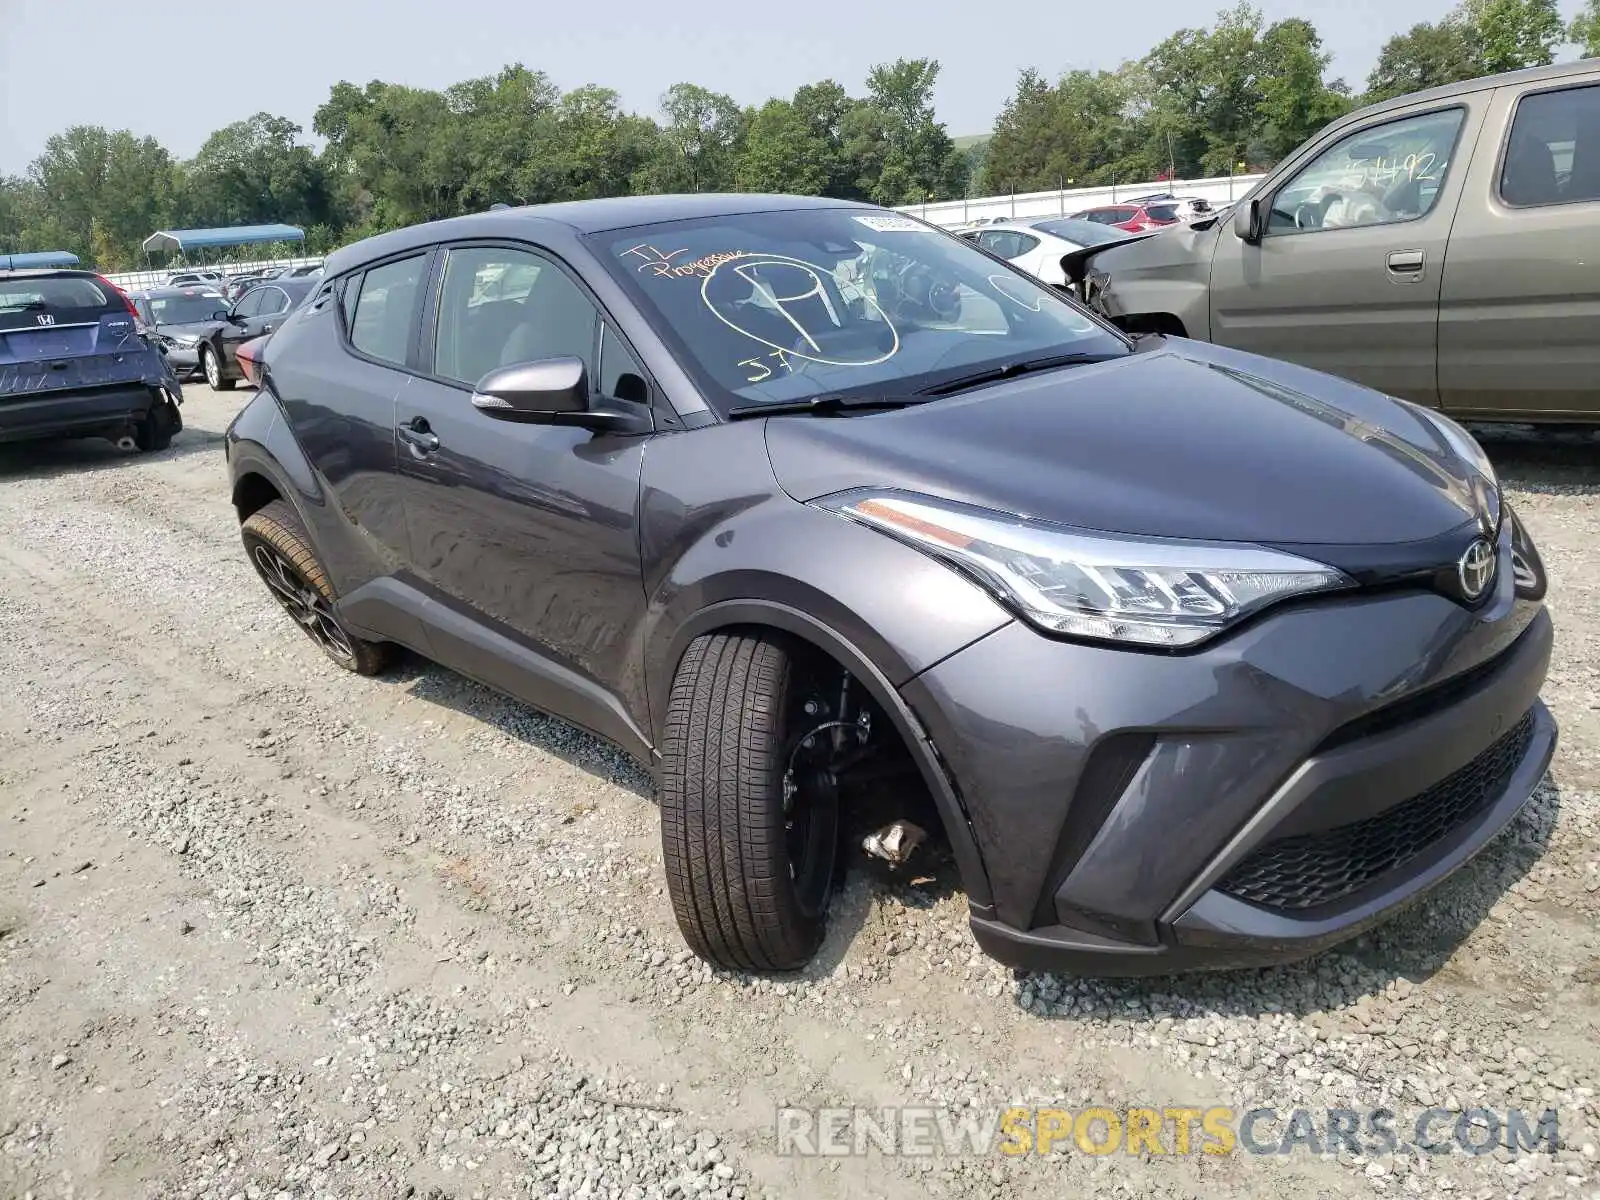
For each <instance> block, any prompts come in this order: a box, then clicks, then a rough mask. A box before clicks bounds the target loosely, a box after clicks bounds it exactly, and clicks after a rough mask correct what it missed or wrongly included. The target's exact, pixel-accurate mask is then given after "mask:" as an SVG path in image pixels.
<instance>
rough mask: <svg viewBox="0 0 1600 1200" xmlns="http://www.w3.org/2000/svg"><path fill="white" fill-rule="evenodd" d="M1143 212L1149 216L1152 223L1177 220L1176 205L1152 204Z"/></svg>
mask: <svg viewBox="0 0 1600 1200" xmlns="http://www.w3.org/2000/svg"><path fill="white" fill-rule="evenodd" d="M1145 212H1147V213H1149V214H1150V219H1151V220H1154V221H1176V220H1177V219H1178V206H1177V205H1176V204H1152V205H1151V206H1150V207H1149V208H1147V209H1145Z"/></svg>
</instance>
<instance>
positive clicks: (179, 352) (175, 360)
mask: <svg viewBox="0 0 1600 1200" xmlns="http://www.w3.org/2000/svg"><path fill="white" fill-rule="evenodd" d="M165 355H166V359H167V363H168V364H169V365H170V366H171V367H172V369H173V371H174V372H175V373H176V374H178V375H180V376H183V377H188V376H190V375H194V374H196V373H198V372H199V370H200V346H199V344H198V343H196V344H195V345H193V346H179V345H177V344H175V343H174V344H169V345H168V346H167V348H166V351H165Z"/></svg>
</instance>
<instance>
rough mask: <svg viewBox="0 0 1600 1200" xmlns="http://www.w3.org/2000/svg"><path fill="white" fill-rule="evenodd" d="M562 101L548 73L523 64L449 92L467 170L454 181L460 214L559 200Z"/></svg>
mask: <svg viewBox="0 0 1600 1200" xmlns="http://www.w3.org/2000/svg"><path fill="white" fill-rule="evenodd" d="M560 98H561V90H560V89H559V88H558V87H556V85H555V84H553V83H551V82H550V80H549V78H548V77H547V76H546V75H545V74H544V72H543V71H530V70H528V69H527V68H526V67H524V66H523V65H522V64H521V63H515V64H513V65H511V66H509V67H506V68H505V69H503V70H502V71H501V72H500V73H499V74H498V75H493V76H484V77H482V78H479V79H468V80H465V81H463V82H461V83H458V84H455V85H454V86H452V87H449V88H446V89H445V92H444V100H445V107H446V108H447V109H448V110H449V113H450V116H451V124H452V126H453V127H454V129H455V131H456V138H457V142H458V146H457V151H458V155H459V162H460V166H461V169H462V171H463V174H462V175H461V177H460V178H459V179H457V180H455V181H454V182H455V189H454V190H455V205H456V207H457V209H458V210H459V211H462V212H476V211H481V210H482V209H485V208H488V207H489V205H491V204H494V203H496V202H504V203H524V204H527V203H537V202H540V201H545V200H553V199H556V198H558V196H559V194H560V191H561V186H562V183H563V176H562V173H561V171H560V167H559V164H558V163H557V162H556V161H555V156H554V154H553V152H554V150H555V143H556V127H557V115H556V106H557V103H558V102H559V100H560Z"/></svg>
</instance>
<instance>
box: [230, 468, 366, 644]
mask: <svg viewBox="0 0 1600 1200" xmlns="http://www.w3.org/2000/svg"><path fill="white" fill-rule="evenodd" d="M239 532H240V535H241V536H242V537H243V539H244V548H245V551H246V552H247V553H248V554H249V555H250V564H251V565H252V566H253V567H255V569H256V574H258V575H260V576H261V581H262V582H263V583H265V584H266V585H267V590H268V591H269V592H271V593H272V598H273V599H274V600H276V601H277V602H278V603H279V605H281V606H282V608H283V610H284V611H285V612H287V613H288V614H289V615H290V616H291V617H293V618H294V620H295V623H296V624H297V625H299V626H300V628H301V629H303V630H305V633H306V636H307V637H309V638H310V639H311V640H312V641H313V642H315V643H316V644H317V645H318V646H319V647H321V649H322V652H323V653H324V654H326V655H327V656H328V657H329V658H331V659H332V660H333V661H334V662H336V663H338V664H339V666H341V667H343V668H344V669H345V670H347V671H354V672H355V673H356V674H358V675H377V674H379V673H380V672H382V671H383V670H384V668H386V667H387V666H388V665H389V664H390V663H391V662H392V661H393V659H394V650H395V648H394V647H393V646H392V645H390V644H389V643H387V642H369V641H367V640H365V639H364V638H359V637H356V636H355V634H353V633H351V632H350V631H349V630H347V629H346V628H345V627H344V626H343V624H342V623H341V622H340V621H339V618H338V615H337V614H336V613H335V612H334V610H333V605H334V602H335V601H336V600H337V599H338V597H337V596H336V595H335V594H334V591H333V585H332V584H330V583H329V582H328V575H327V572H326V571H324V570H323V569H322V564H321V563H320V562H319V561H318V560H317V556H316V553H315V552H314V551H313V550H312V549H311V539H310V537H309V535H308V534H307V533H306V531H305V526H303V525H302V524H301V523H300V517H299V514H297V513H296V512H295V511H294V509H293V508H292V507H290V505H289V504H288V502H287V501H284V500H274V501H272V502H271V503H270V504H267V505H266V506H265V507H263V508H261V509H260V510H258V511H257V512H254V513H252V514H251V515H250V516H249V517H248V518H247V519H246V520H245V523H244V525H243V526H241V527H240V530H239Z"/></svg>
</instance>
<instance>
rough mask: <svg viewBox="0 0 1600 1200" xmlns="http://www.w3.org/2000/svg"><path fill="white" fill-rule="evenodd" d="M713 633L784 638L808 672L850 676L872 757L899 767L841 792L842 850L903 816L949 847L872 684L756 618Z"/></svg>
mask: <svg viewBox="0 0 1600 1200" xmlns="http://www.w3.org/2000/svg"><path fill="white" fill-rule="evenodd" d="M714 634H743V635H746V636H751V637H771V638H779V639H782V640H783V641H784V642H785V643H787V645H788V646H789V649H790V652H791V655H792V657H793V659H794V661H795V664H796V666H797V667H799V669H800V671H801V672H802V673H803V674H804V675H805V676H806V677H809V678H811V679H817V678H821V679H824V680H828V681H830V682H833V683H834V684H835V686H837V684H838V683H842V681H843V680H844V679H845V677H848V678H849V680H850V685H851V691H850V694H851V695H852V696H853V697H854V698H855V699H856V700H858V701H860V702H863V703H864V707H865V708H866V709H867V711H868V712H870V714H871V721H872V732H871V740H872V741H873V742H874V743H877V744H878V745H879V746H880V747H881V748H882V750H883V751H884V753H883V754H882V755H881V756H875V757H882V758H883V759H884V762H883V763H882V764H880V765H882V766H884V767H899V768H903V770H899V771H894V772H892V773H890V774H888V775H887V776H886V777H885V778H883V779H880V780H875V781H874V782H873V783H871V784H864V785H862V786H860V787H852V788H850V789H849V790H848V791H847V792H846V793H845V794H844V795H842V796H841V798H840V799H841V809H840V836H841V838H842V839H844V841H845V844H846V845H845V848H846V850H849V849H851V848H854V849H855V850H856V851H858V852H859V850H860V846H861V839H862V837H863V836H864V835H865V834H867V833H871V832H874V831H876V830H879V829H881V828H883V827H884V826H886V825H888V824H889V823H890V822H892V821H896V820H900V819H902V818H903V819H905V820H908V821H911V822H913V823H915V824H916V825H918V826H920V827H921V828H922V829H924V830H925V831H927V832H928V833H929V834H930V835H932V838H933V840H935V841H937V842H939V843H942V845H943V847H945V848H946V849H950V848H953V845H952V844H953V840H954V836H955V831H953V830H951V829H949V828H948V827H947V825H946V822H945V817H944V814H943V813H941V812H940V809H939V805H938V802H937V801H936V800H935V798H934V796H933V793H932V792H931V791H930V790H929V788H928V785H927V783H926V782H925V780H924V779H923V777H922V775H921V773H920V770H919V768H918V765H917V759H916V756H915V755H914V754H913V752H912V747H911V745H910V744H909V743H908V741H907V739H906V735H905V733H904V732H903V731H902V730H901V729H900V727H899V726H898V724H897V722H896V721H895V719H894V718H893V717H891V716H890V715H889V714H888V713H887V712H885V711H884V707H883V704H882V703H881V702H880V701H879V699H878V698H877V696H876V695H874V689H873V687H872V686H871V685H870V684H869V683H867V682H866V681H864V680H862V679H861V678H860V677H859V675H858V674H856V673H855V672H852V671H851V670H850V668H849V667H848V666H846V665H845V664H843V663H841V662H840V661H839V659H838V658H837V657H835V656H834V655H833V654H832V653H830V652H829V651H828V650H827V649H825V648H824V647H822V646H820V645H818V644H817V643H816V642H815V641H813V640H811V639H810V638H807V637H806V636H805V635H804V634H802V633H797V632H795V631H793V630H789V629H783V628H780V627H778V626H775V625H764V624H761V623H759V622H754V623H752V622H749V621H740V622H736V623H731V624H728V625H725V626H721V627H718V628H714V629H707V630H702V631H700V632H699V633H697V634H696V637H697V638H698V637H705V636H708V635H714ZM674 669H676V664H674ZM828 698H829V699H830V700H831V699H832V698H833V694H831V693H830V695H829V697H828ZM825 715H826V714H825ZM913 719H914V718H913ZM940 769H941V770H942V768H940ZM879 865H880V866H881V865H883V864H881V863H880V864H879ZM958 866H959V863H958ZM963 884H964V885H965V886H967V887H968V888H969V889H971V888H972V881H968V880H963Z"/></svg>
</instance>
